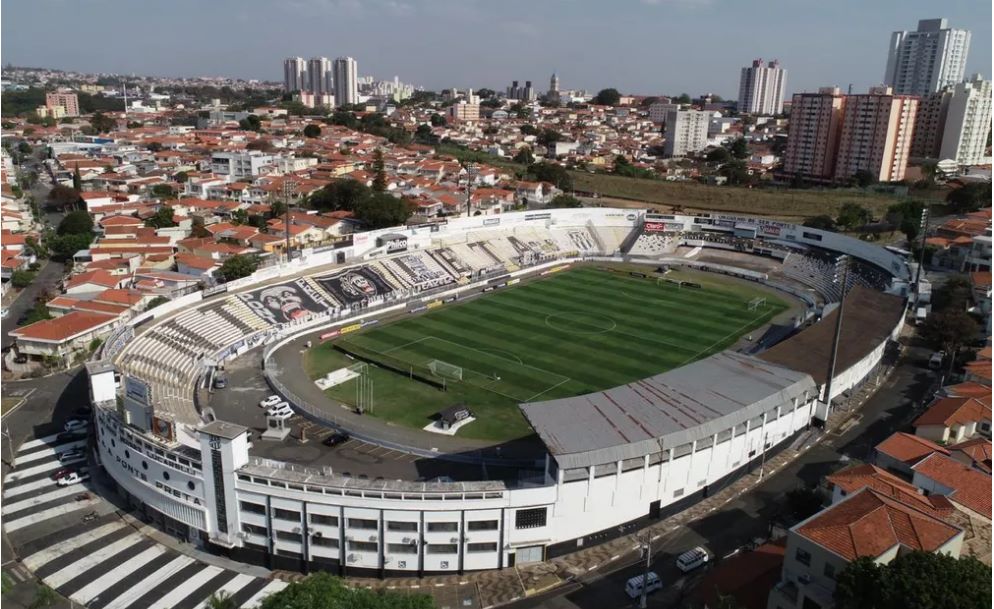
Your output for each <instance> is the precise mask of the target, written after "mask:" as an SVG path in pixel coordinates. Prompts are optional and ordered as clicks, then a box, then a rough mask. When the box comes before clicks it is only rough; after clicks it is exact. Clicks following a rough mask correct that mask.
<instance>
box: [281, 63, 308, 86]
mask: <svg viewBox="0 0 994 609" xmlns="http://www.w3.org/2000/svg"><path fill="white" fill-rule="evenodd" d="M283 88H284V89H286V90H287V91H288V92H290V93H294V92H296V91H303V90H305V89H307V62H306V61H304V58H303V57H290V58H288V59H284V60H283Z"/></svg>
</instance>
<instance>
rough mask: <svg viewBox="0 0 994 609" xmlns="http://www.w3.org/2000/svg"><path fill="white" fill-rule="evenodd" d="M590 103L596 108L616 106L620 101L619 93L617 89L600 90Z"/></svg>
mask: <svg viewBox="0 0 994 609" xmlns="http://www.w3.org/2000/svg"><path fill="white" fill-rule="evenodd" d="M592 101H593V103H595V104H597V105H598V106H617V105H618V102H620V101H621V93H618V90H617V89H601V90H600V91H598V92H597V95H595V96H594V99H593V100H592Z"/></svg>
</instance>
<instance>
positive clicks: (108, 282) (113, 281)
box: [66, 269, 121, 290]
mask: <svg viewBox="0 0 994 609" xmlns="http://www.w3.org/2000/svg"><path fill="white" fill-rule="evenodd" d="M120 282H121V277H120V276H119V275H111V274H110V272H108V271H105V270H104V269H97V270H95V271H86V272H85V273H80V274H79V275H76V276H75V277H72V278H70V279H69V281H67V282H66V289H67V290H68V289H70V288H75V287H77V286H81V285H85V284H87V283H92V284H95V285H100V286H104V287H105V288H116V287H117V284H118V283H120Z"/></svg>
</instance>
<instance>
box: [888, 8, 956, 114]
mask: <svg viewBox="0 0 994 609" xmlns="http://www.w3.org/2000/svg"><path fill="white" fill-rule="evenodd" d="M969 50H970V32H969V31H968V30H957V29H952V28H950V27H949V25H948V23H947V22H946V20H945V19H922V20H921V21H919V22H918V29H917V30H916V31H914V32H894V33H893V34H892V35H891V37H890V49H889V55H888V57H887V72H886V73H885V74H884V83H885V84H887V85H890V86H891V87H893V88H894V93H896V94H898V95H928V94H930V93H936V92H938V91H941V90H942V89H943V88H945V87H946V86H948V85H954V84H956V83H958V82H961V81H962V80H963V75H964V73H965V71H966V56H967V53H968V52H969Z"/></svg>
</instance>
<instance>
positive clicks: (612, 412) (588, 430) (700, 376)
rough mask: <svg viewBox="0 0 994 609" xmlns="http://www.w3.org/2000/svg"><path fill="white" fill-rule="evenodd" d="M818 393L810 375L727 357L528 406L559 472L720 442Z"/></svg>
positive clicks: (524, 406) (748, 358) (524, 409)
mask: <svg viewBox="0 0 994 609" xmlns="http://www.w3.org/2000/svg"><path fill="white" fill-rule="evenodd" d="M805 392H808V393H810V394H814V392H815V384H814V381H813V380H812V379H811V377H810V376H808V375H807V374H804V373H802V372H795V371H793V370H790V369H788V368H785V367H783V366H779V365H777V364H771V363H768V362H764V361H762V360H760V359H757V358H755V357H752V356H748V355H743V354H741V353H733V352H724V353H719V354H717V355H712V356H711V357H708V358H705V359H702V360H700V361H697V362H694V363H692V364H689V365H687V366H683V367H681V368H678V369H676V370H671V371H669V372H665V373H663V374H659V375H656V376H653V377H650V378H646V379H642V380H640V381H635V382H633V383H629V384H627V385H622V386H619V387H614V388H612V389H607V390H605V391H599V392H596V393H591V394H587V395H581V396H576V397H572V398H564V399H560V400H549V401H546V402H532V403H529V404H522V405H521V410H522V412H523V413H524V415H525V417H526V418H527V419H528V422H529V423H531V426H532V427H533V428H534V429H535V431H536V432H537V433H538V435H539V437H541V438H542V441H543V442H545V445H546V447H547V448H548V449H549V452H550V453H552V455H553V456H554V457H555V459H556V462H557V463H558V464H559V467H561V468H564V469H572V468H579V467H589V466H591V465H599V464H605V463H614V462H616V461H621V460H624V459H631V458H636V457H643V456H645V455H648V454H652V453H658V452H659V451H660V450H664V449H672V448H675V447H677V446H680V445H683V444H686V443H687V442H691V441H694V440H699V439H703V438H707V437H710V436H713V435H715V434H717V433H719V432H721V431H724V430H727V429H729V428H730V427H732V425H738V424H741V423H744V422H745V421H747V420H749V419H752V418H754V417H757V416H759V415H761V414H763V413H764V412H766V411H768V410H770V409H771V408H774V407H776V406H780V405H782V404H785V403H788V402H790V401H791V400H792V399H793V398H795V397H800V396H802V395H803V394H804V393H805Z"/></svg>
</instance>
